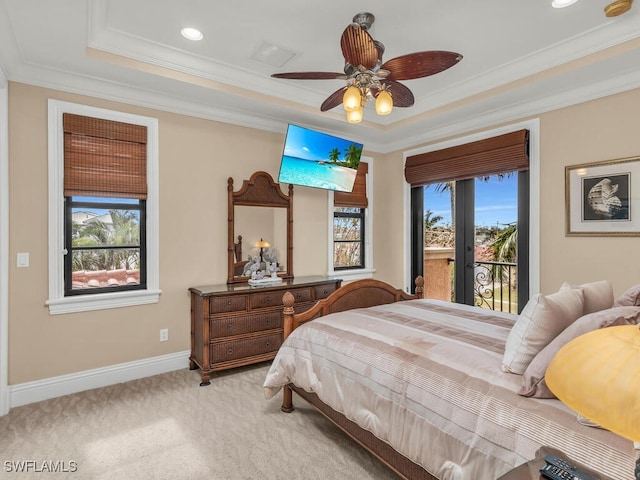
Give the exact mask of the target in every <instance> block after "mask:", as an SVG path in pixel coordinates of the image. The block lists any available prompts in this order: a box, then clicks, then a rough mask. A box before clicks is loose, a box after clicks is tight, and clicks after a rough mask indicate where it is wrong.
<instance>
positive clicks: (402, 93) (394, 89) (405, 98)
mask: <svg viewBox="0 0 640 480" xmlns="http://www.w3.org/2000/svg"><path fill="white" fill-rule="evenodd" d="M384 83H385V85H386V86H387V90H388V91H389V92H390V93H391V99H392V100H393V106H394V107H410V106H412V105H413V103H414V101H415V99H414V97H413V93H412V92H411V90H409V89H408V88H407V87H405V86H404V85H403V84H401V83H400V82H396V81H395V80H389V79H387V80H385V81H384ZM371 93H373V96H374V97H377V96H378V89H377V88H376V89H374V88H372V89H371Z"/></svg>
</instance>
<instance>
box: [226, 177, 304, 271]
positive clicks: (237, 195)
mask: <svg viewBox="0 0 640 480" xmlns="http://www.w3.org/2000/svg"><path fill="white" fill-rule="evenodd" d="M227 193H228V203H229V211H228V237H227V239H228V248H227V255H228V268H229V270H228V278H227V283H246V282H247V281H248V277H243V276H236V275H235V262H236V258H235V252H236V243H235V238H236V236H235V228H234V227H235V207H236V206H240V205H242V206H250V207H275V208H286V210H287V246H286V251H287V262H286V265H287V266H286V270H284V271H281V272H278V276H279V277H282V278H293V185H289V194H288V195H286V194H285V193H284V192H283V191H282V190H281V189H280V184H278V183H276V182H274V181H273V178H272V177H271V175H269V174H268V173H267V172H255V173H254V174H253V175H251V178H250V179H249V180H244V181H243V182H242V187H241V188H240V190H238V191H237V192H234V191H233V178H232V177H229V179H228V180H227Z"/></svg>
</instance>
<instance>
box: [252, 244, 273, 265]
mask: <svg viewBox="0 0 640 480" xmlns="http://www.w3.org/2000/svg"><path fill="white" fill-rule="evenodd" d="M255 246H256V247H258V248H259V249H260V264H263V263H264V260H263V259H262V254H263V253H264V249H265V248H269V247H270V246H271V245H270V244H269V242H265V241H264V240H263V239H262V238H261V239H260V241H259V242H256V245H255Z"/></svg>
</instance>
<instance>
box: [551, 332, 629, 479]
mask: <svg viewBox="0 0 640 480" xmlns="http://www.w3.org/2000/svg"><path fill="white" fill-rule="evenodd" d="M545 382H546V383H547V386H548V387H549V389H550V390H551V391H552V392H553V393H554V394H555V396H556V397H558V398H559V399H560V400H561V401H562V402H563V403H565V404H566V405H567V406H568V407H569V408H571V409H572V410H574V411H576V412H577V413H579V414H580V415H582V416H584V417H585V418H587V419H589V420H591V421H593V422H595V423H597V424H598V425H600V426H601V427H602V428H606V429H607V430H610V431H611V432H613V433H616V434H618V435H620V436H622V437H624V438H627V439H629V440H633V441H635V442H639V441H640V328H639V327H638V325H623V326H616V327H607V328H601V329H599V330H594V331H592V332H589V333H585V334H584V335H581V336H579V337H577V338H575V339H574V340H572V341H571V342H569V343H567V344H566V345H565V346H564V347H562V348H561V349H560V351H559V352H558V353H557V354H556V356H555V357H554V358H553V360H552V361H551V363H550V364H549V367H548V368H547V371H546V373H545ZM635 478H636V479H637V480H640V458H638V460H637V461H636V468H635Z"/></svg>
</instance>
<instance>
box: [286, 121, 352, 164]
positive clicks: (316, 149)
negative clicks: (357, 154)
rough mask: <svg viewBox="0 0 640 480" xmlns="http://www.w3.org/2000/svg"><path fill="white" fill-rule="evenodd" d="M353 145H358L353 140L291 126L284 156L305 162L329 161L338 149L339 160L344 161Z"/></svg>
mask: <svg viewBox="0 0 640 480" xmlns="http://www.w3.org/2000/svg"><path fill="white" fill-rule="evenodd" d="M353 143H356V144H357V142H352V141H351V140H346V139H342V138H338V137H334V136H332V135H327V134H325V133H320V132H316V131H314V130H309V129H306V128H303V127H298V126H297V125H289V128H288V130H287V139H286V143H285V149H284V154H285V155H287V156H288V157H297V158H303V159H305V160H328V159H329V152H330V151H331V150H333V149H334V148H337V149H338V150H340V158H339V160H344V154H345V151H346V150H347V148H349V145H351V144H353ZM358 145H359V144H358Z"/></svg>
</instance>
